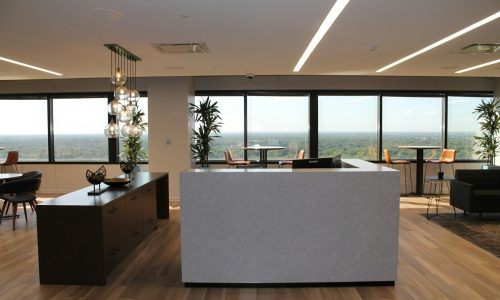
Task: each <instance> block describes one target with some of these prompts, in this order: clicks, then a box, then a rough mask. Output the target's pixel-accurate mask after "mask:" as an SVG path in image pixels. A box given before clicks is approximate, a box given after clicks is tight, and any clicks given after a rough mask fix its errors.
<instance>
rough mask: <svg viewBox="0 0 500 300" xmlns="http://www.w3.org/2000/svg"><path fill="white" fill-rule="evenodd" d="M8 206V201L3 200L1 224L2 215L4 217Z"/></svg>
mask: <svg viewBox="0 0 500 300" xmlns="http://www.w3.org/2000/svg"><path fill="white" fill-rule="evenodd" d="M6 207H7V201H5V200H4V201H3V205H2V211H0V224H1V223H2V217H3V214H4V213H5V212H6V210H5V209H6Z"/></svg>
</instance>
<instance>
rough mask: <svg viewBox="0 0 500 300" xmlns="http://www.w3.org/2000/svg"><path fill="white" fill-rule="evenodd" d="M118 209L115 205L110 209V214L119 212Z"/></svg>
mask: <svg viewBox="0 0 500 300" xmlns="http://www.w3.org/2000/svg"><path fill="white" fill-rule="evenodd" d="M117 211H118V208H116V207H113V208H112V209H110V210H109V213H110V214H114V213H115V212H117Z"/></svg>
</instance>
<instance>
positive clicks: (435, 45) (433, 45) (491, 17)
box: [377, 11, 500, 73]
mask: <svg viewBox="0 0 500 300" xmlns="http://www.w3.org/2000/svg"><path fill="white" fill-rule="evenodd" d="M499 17H500V11H498V12H496V13H495V14H493V15H491V16H489V17H487V18H485V19H482V20H481V21H479V22H476V23H474V24H472V25H470V26H468V27H466V28H464V29H462V30H460V31H457V32H455V33H454V34H452V35H450V36H447V37H445V38H444V39H441V40H439V41H437V42H435V43H434V44H431V45H429V46H427V47H425V48H423V49H420V50H418V51H417V52H414V53H412V54H410V55H408V56H406V57H403V58H401V59H400V60H398V61H395V62H393V63H392V64H389V65H387V66H385V67H383V68H381V69H378V70H377V73H380V72H384V71H385V70H387V69H390V68H392V67H394V66H396V65H399V64H400V63H402V62H405V61H407V60H409V59H412V58H414V57H415V56H417V55H420V54H422V53H425V52H427V51H429V50H431V49H434V48H436V47H437V46H441V45H442V44H444V43H446V42H449V41H451V40H453V39H454V38H457V37H459V36H461V35H463V34H466V33H467V32H469V31H471V30H474V29H476V28H478V27H480V26H483V25H484V24H486V23H489V22H491V21H493V20H496V19H497V18H499Z"/></svg>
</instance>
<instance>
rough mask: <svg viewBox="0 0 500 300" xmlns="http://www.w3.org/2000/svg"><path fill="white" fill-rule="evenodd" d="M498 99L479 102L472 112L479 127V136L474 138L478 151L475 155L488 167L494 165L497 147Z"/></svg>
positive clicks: (499, 112) (499, 114) (498, 130)
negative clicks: (484, 160) (485, 162)
mask: <svg viewBox="0 0 500 300" xmlns="http://www.w3.org/2000/svg"><path fill="white" fill-rule="evenodd" d="M499 102H500V99H492V100H486V101H485V100H481V104H479V105H478V106H477V107H476V109H475V110H474V114H476V115H477V120H478V121H479V125H480V129H479V130H480V132H481V134H480V135H477V136H474V141H475V144H476V146H478V147H479V148H480V149H479V150H477V151H476V152H475V153H476V154H478V155H479V158H481V159H486V161H487V163H488V165H489V166H492V165H494V162H495V157H496V153H497V150H498V146H499V140H498V133H499V132H500V111H499V107H498V105H499Z"/></svg>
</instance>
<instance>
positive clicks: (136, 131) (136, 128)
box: [129, 124, 142, 137]
mask: <svg viewBox="0 0 500 300" xmlns="http://www.w3.org/2000/svg"><path fill="white" fill-rule="evenodd" d="M141 135H142V127H141V125H139V124H135V125H132V128H131V130H130V132H129V136H131V137H139V136H141Z"/></svg>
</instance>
